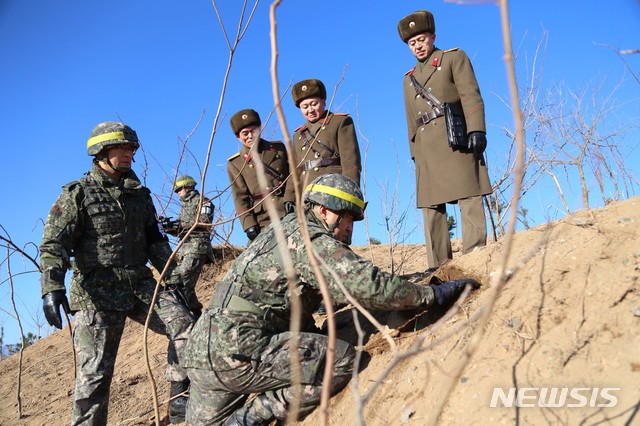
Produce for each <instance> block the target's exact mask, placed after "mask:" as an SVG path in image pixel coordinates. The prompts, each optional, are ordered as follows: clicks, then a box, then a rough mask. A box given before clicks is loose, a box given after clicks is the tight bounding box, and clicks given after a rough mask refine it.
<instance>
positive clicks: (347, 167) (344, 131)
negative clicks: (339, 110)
mask: <svg viewBox="0 0 640 426" xmlns="http://www.w3.org/2000/svg"><path fill="white" fill-rule="evenodd" d="M338 147H339V149H340V162H341V164H342V174H343V175H345V176H347V177H348V178H350V179H351V180H353V181H354V182H355V183H356V184H358V186H360V172H361V171H362V160H361V158H360V146H359V145H358V137H357V136H356V129H355V126H354V125H353V119H352V118H351V117H349V116H346V117H345V118H344V120H342V122H341V123H340V127H339V128H338Z"/></svg>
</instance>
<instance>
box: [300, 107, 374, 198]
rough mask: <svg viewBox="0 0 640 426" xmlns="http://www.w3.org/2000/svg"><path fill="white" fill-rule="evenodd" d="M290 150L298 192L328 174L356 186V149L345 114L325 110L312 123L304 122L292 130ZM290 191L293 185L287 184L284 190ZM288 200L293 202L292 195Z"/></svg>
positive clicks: (358, 158) (358, 178)
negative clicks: (342, 176)
mask: <svg viewBox="0 0 640 426" xmlns="http://www.w3.org/2000/svg"><path fill="white" fill-rule="evenodd" d="M293 148H294V152H293V154H292V155H293V159H294V163H295V164H296V165H297V171H298V173H299V176H300V180H301V182H302V185H303V187H302V190H304V186H306V184H308V183H310V182H312V181H313V180H314V179H315V178H317V177H318V176H322V175H326V174H328V173H340V174H342V175H345V176H347V177H348V178H350V179H351V180H353V181H354V182H355V183H356V184H358V185H360V172H361V171H362V165H361V164H362V163H361V159H360V147H359V145H358V138H357V136H356V131H355V127H354V125H353V119H352V118H351V117H350V116H349V115H347V114H334V113H332V112H330V111H326V112H325V115H324V117H323V118H321V119H320V120H318V121H316V122H315V123H310V122H308V121H307V122H306V123H305V124H303V125H302V126H300V127H298V128H297V129H296V130H295V133H294V135H293ZM293 190H294V189H293V185H289V188H288V191H289V192H291V194H293ZM290 197H291V198H292V199H293V195H290Z"/></svg>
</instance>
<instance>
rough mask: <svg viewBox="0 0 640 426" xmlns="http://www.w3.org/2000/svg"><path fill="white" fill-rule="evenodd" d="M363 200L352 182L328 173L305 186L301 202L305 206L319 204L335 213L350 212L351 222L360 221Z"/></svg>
mask: <svg viewBox="0 0 640 426" xmlns="http://www.w3.org/2000/svg"><path fill="white" fill-rule="evenodd" d="M363 198H364V197H363V196H362V191H360V188H358V185H356V184H355V182H354V181H352V180H351V179H349V178H348V177H346V176H344V175H341V174H338V173H329V174H326V175H322V176H320V177H317V178H315V179H314V180H313V182H311V183H310V184H309V185H307V188H306V189H305V193H304V197H303V200H304V203H305V204H319V205H321V206H325V207H326V208H328V209H329V210H333V211H335V212H350V213H351V214H352V215H353V220H362V219H364V210H365V209H366V208H367V203H366V202H365V201H364V200H363Z"/></svg>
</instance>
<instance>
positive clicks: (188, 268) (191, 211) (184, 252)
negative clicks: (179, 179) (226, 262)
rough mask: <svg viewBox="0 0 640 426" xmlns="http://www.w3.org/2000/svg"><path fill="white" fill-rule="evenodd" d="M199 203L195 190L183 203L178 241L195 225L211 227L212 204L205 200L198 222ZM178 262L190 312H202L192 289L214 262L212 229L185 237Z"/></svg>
mask: <svg viewBox="0 0 640 426" xmlns="http://www.w3.org/2000/svg"><path fill="white" fill-rule="evenodd" d="M199 203H200V193H199V192H198V190H196V189H193V190H191V191H190V192H189V193H188V194H187V195H186V196H185V198H184V199H183V200H182V209H181V210H180V218H179V219H178V223H177V234H178V236H179V237H181V238H182V237H183V236H184V235H186V233H187V231H188V230H189V229H190V228H191V227H192V226H193V224H194V223H195V222H196V221H198V222H200V223H205V224H206V223H209V224H210V223H211V222H212V218H213V204H212V203H211V201H210V200H209V199H207V198H204V199H203V200H202V207H201V208H200V215H199V219H198V204H199ZM180 255H181V257H180V262H179V264H178V270H179V271H180V276H181V277H182V285H183V286H184V293H185V297H186V299H187V302H188V303H189V308H190V309H191V310H192V311H195V312H197V311H200V310H202V303H200V302H199V301H198V297H197V296H196V292H195V288H196V282H197V281H198V277H199V276H200V272H201V271H202V267H203V266H204V264H205V263H209V262H211V261H212V260H213V248H212V247H211V227H208V226H200V227H197V228H196V229H194V230H193V232H192V233H191V234H190V235H189V236H188V237H186V239H185V240H184V243H183V245H182V248H181V249H180Z"/></svg>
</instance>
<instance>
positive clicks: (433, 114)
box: [416, 108, 444, 127]
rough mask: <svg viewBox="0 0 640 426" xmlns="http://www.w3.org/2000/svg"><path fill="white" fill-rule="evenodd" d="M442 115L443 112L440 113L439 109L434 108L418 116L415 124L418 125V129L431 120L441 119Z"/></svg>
mask: <svg viewBox="0 0 640 426" xmlns="http://www.w3.org/2000/svg"><path fill="white" fill-rule="evenodd" d="M443 115H444V112H442V110H441V109H440V108H434V109H432V110H430V111H427V112H426V113H424V114H422V115H421V116H419V117H418V119H417V120H416V124H417V125H418V127H420V126H424V125H425V124H427V123H429V122H430V121H431V120H435V119H436V118H438V117H442V116H443Z"/></svg>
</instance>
